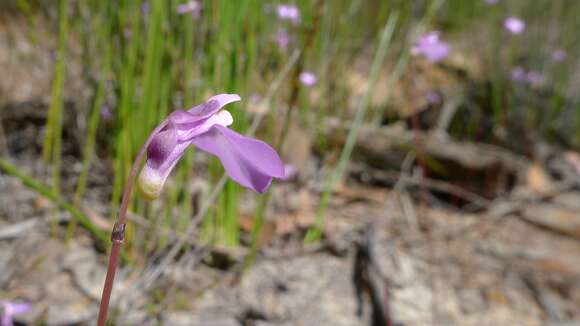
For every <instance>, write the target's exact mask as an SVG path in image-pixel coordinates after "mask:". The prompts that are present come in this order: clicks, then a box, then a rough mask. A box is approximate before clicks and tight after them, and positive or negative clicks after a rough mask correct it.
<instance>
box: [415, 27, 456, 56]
mask: <svg viewBox="0 0 580 326" xmlns="http://www.w3.org/2000/svg"><path fill="white" fill-rule="evenodd" d="M411 53H412V54H413V55H422V56H424V57H426V58H427V59H428V60H429V61H431V62H439V61H441V60H443V59H444V58H445V57H447V56H448V55H449V45H447V43H445V42H442V41H441V40H440V39H439V32H429V33H427V34H425V35H423V36H421V37H420V38H419V40H418V41H417V42H415V44H414V45H413V47H412V48H411Z"/></svg>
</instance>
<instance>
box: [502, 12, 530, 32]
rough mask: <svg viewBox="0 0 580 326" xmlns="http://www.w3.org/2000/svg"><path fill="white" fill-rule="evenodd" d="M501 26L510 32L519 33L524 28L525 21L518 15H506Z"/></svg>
mask: <svg viewBox="0 0 580 326" xmlns="http://www.w3.org/2000/svg"><path fill="white" fill-rule="evenodd" d="M503 26H504V27H505V29H506V30H508V31H509V32H510V33H512V34H521V33H523V32H524V31H525V30H526V23H525V22H524V21H523V20H521V19H520V18H518V17H514V16H512V17H508V18H506V20H505V21H504V22H503Z"/></svg>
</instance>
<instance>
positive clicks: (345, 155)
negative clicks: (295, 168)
mask: <svg viewBox="0 0 580 326" xmlns="http://www.w3.org/2000/svg"><path fill="white" fill-rule="evenodd" d="M398 16H399V14H398V12H395V13H392V14H391V15H389V18H388V20H387V23H386V24H385V27H384V28H383V31H382V33H381V38H380V41H379V44H378V47H377V50H376V52H375V56H374V59H373V62H372V65H371V71H370V78H369V84H368V88H367V90H366V92H365V94H364V96H363V98H362V100H361V101H360V104H359V106H358V109H357V112H356V115H355V118H354V121H353V123H352V125H351V127H350V131H349V133H348V136H347V139H346V143H345V145H344V147H343V149H342V151H341V153H340V158H339V161H338V165H337V166H336V168H335V169H334V171H333V172H332V174H331V175H330V177H329V178H327V181H326V184H325V186H324V191H323V194H322V199H321V202H320V206H319V209H318V213H317V214H316V220H315V224H314V226H313V227H312V228H310V230H308V232H307V234H306V236H305V238H304V241H305V242H307V243H310V242H314V241H317V240H318V239H320V236H321V230H322V223H323V221H324V215H325V213H326V208H327V207H328V203H329V202H330V199H331V197H332V191H333V190H334V187H335V185H336V183H337V182H338V181H339V180H340V178H342V176H343V174H344V172H345V170H346V166H347V163H348V161H349V160H350V155H351V153H352V150H353V148H354V145H355V143H356V139H357V137H358V134H359V131H360V128H361V127H362V125H363V122H364V118H365V115H366V112H367V110H368V108H369V104H370V100H371V96H372V94H373V91H374V89H375V85H376V83H377V80H378V77H379V72H380V69H381V67H382V65H383V62H384V59H385V56H386V54H387V50H388V49H389V45H390V43H391V38H392V36H393V32H394V30H395V26H396V24H397V20H398Z"/></svg>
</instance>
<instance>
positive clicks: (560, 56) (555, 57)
mask: <svg viewBox="0 0 580 326" xmlns="http://www.w3.org/2000/svg"><path fill="white" fill-rule="evenodd" d="M566 58H568V53H567V52H566V50H564V49H556V50H554V51H552V61H554V62H562V61H564V60H566Z"/></svg>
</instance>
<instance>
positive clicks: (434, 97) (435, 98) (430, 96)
mask: <svg viewBox="0 0 580 326" xmlns="http://www.w3.org/2000/svg"><path fill="white" fill-rule="evenodd" d="M425 97H426V98H427V102H428V103H429V104H431V105H438V104H441V102H442V101H443V97H442V96H441V93H439V92H438V91H429V92H427V95H426V96H425Z"/></svg>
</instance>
